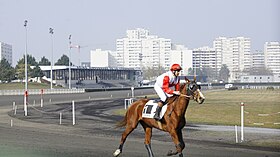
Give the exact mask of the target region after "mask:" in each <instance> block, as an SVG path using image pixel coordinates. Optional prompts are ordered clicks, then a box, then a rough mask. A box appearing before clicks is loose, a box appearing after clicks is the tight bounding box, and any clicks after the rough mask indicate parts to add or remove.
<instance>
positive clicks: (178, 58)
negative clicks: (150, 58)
mask: <svg viewBox="0 0 280 157" xmlns="http://www.w3.org/2000/svg"><path fill="white" fill-rule="evenodd" d="M192 56H193V54H192V50H189V49H188V48H186V47H185V46H184V45H176V44H172V47H171V52H170V65H172V64H175V63H177V64H180V65H181V66H182V67H183V70H182V72H181V75H187V74H188V69H189V68H192V67H193V60H192V58H193V57H192Z"/></svg>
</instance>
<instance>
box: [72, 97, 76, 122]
mask: <svg viewBox="0 0 280 157" xmlns="http://www.w3.org/2000/svg"><path fill="white" fill-rule="evenodd" d="M72 116H73V125H75V124H76V119H75V102H74V100H73V101H72Z"/></svg>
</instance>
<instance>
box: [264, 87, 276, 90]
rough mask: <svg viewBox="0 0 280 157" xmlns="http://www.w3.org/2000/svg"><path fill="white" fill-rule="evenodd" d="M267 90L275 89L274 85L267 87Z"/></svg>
mask: <svg viewBox="0 0 280 157" xmlns="http://www.w3.org/2000/svg"><path fill="white" fill-rule="evenodd" d="M266 90H274V87H267V88H266Z"/></svg>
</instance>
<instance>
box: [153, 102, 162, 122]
mask: <svg viewBox="0 0 280 157" xmlns="http://www.w3.org/2000/svg"><path fill="white" fill-rule="evenodd" d="M162 106H163V102H162V101H159V102H158V106H157V109H156V111H155V115H154V119H155V120H157V121H159V120H160V111H161V109H162Z"/></svg>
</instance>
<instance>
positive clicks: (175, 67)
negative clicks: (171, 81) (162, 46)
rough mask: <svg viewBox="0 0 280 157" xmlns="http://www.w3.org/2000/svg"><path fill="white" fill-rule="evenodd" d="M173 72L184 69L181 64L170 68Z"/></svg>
mask: <svg viewBox="0 0 280 157" xmlns="http://www.w3.org/2000/svg"><path fill="white" fill-rule="evenodd" d="M170 70H171V71H178V70H182V67H181V66H180V65H179V64H173V65H172V66H171V68H170Z"/></svg>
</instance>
